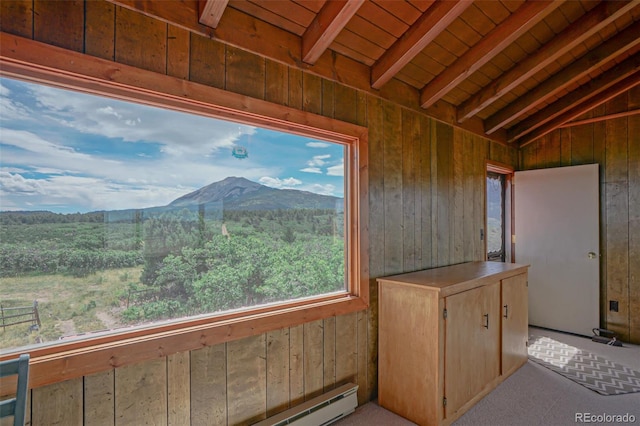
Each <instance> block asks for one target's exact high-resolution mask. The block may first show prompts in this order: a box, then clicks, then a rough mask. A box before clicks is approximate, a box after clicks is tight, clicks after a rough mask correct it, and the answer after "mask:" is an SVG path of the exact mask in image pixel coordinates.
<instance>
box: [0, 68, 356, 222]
mask: <svg viewBox="0 0 640 426" xmlns="http://www.w3.org/2000/svg"><path fill="white" fill-rule="evenodd" d="M238 146H241V147H244V148H246V149H247V151H248V154H249V156H248V158H245V159H237V158H235V157H234V156H233V155H232V151H233V148H234V147H238ZM343 153H344V148H343V147H342V146H340V145H337V144H332V143H328V142H324V141H318V140H314V139H309V138H302V137H300V136H296V135H290V134H286V133H280V132H274V131H270V130H266V129H260V128H257V127H252V126H245V125H240V124H237V123H232V122H224V121H220V120H214V119H211V118H208V117H202V116H198V115H192V114H185V113H181V112H176V111H170V110H164V109H159V108H154V107H149V106H145V105H139V104H135V103H129V102H122V101H118V100H114V99H110V98H105V97H98V96H93V95H87V94H82V93H78V92H74V91H66V90H61V89H56V88H52V87H48V86H42V85H37V84H32V83H26V82H22V81H17V80H12V79H7V78H0V210H50V211H54V212H58V213H71V212H87V211H94V210H116V209H128V208H145V207H152V206H163V205H166V204H168V203H170V202H171V201H173V200H174V199H176V198H178V197H180V196H182V195H184V194H186V193H188V192H191V191H194V190H196V189H198V188H201V187H203V186H206V185H208V184H210V183H213V182H217V181H219V180H222V179H224V178H225V177H228V176H242V177H245V178H247V179H249V180H252V181H254V182H259V183H262V184H263V185H267V186H271V187H274V188H289V189H299V190H304V191H310V192H315V193H319V194H326V195H334V196H338V197H342V196H343V195H344V194H343V191H344V185H343V174H344V161H343V160H344V156H343Z"/></svg>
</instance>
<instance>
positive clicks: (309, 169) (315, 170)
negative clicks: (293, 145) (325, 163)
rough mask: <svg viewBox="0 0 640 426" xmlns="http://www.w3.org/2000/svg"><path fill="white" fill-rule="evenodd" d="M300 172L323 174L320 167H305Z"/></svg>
mask: <svg viewBox="0 0 640 426" xmlns="http://www.w3.org/2000/svg"><path fill="white" fill-rule="evenodd" d="M300 171H301V172H305V173H322V170H320V168H319V167H305V168H304V169H300Z"/></svg>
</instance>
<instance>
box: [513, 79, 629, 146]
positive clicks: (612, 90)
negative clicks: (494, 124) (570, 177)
mask: <svg viewBox="0 0 640 426" xmlns="http://www.w3.org/2000/svg"><path fill="white" fill-rule="evenodd" d="M639 84H640V72H636V73H635V74H632V75H630V76H629V77H627V78H625V79H624V80H622V81H620V82H618V83H616V84H614V85H613V86H611V87H609V88H608V89H607V90H605V91H603V92H601V93H600V94H598V95H596V96H593V97H592V98H590V99H588V100H586V101H585V102H583V103H582V104H579V105H577V106H575V107H574V108H572V109H570V110H569V111H567V112H565V113H564V114H562V115H559V116H558V117H556V118H555V119H553V120H552V121H550V122H548V123H547V124H546V125H544V126H542V127H540V128H538V129H537V130H536V131H535V132H532V133H531V134H529V135H528V136H527V137H526V138H523V139H521V140H520V141H519V147H520V148H522V147H523V146H526V145H529V144H530V143H531V142H534V141H535V140H536V139H538V138H541V137H542V136H544V135H546V134H547V133H551V132H552V131H554V130H556V129H558V128H560V127H562V125H564V124H565V123H567V122H569V121H571V120H573V119H575V118H576V117H580V116H581V115H582V114H584V113H586V112H589V111H591V110H592V109H594V108H595V107H597V106H599V105H602V104H603V103H605V102H608V101H610V100H611V99H613V98H615V97H616V96H618V95H621V94H622V93H624V92H626V91H627V90H630V89H632V88H633V87H635V86H637V85H639Z"/></svg>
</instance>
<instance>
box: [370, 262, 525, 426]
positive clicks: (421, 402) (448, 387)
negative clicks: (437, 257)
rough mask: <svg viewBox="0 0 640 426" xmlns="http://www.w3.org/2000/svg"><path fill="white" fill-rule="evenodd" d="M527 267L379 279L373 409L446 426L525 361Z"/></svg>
mask: <svg viewBox="0 0 640 426" xmlns="http://www.w3.org/2000/svg"><path fill="white" fill-rule="evenodd" d="M526 284H527V266H525V265H516V264H512V263H498V262H471V263H464V264H459V265H453V266H447V267H443V268H435V269H429V270H424V271H417V272H411V273H407V274H401V275H395V276H390V277H382V278H378V286H379V356H378V369H379V371H378V380H379V383H378V402H379V404H380V405H381V406H383V407H385V408H387V409H389V410H391V411H393V412H395V413H397V414H399V415H401V416H403V417H405V418H407V419H409V420H411V421H413V422H416V423H418V424H420V425H436V424H449V423H451V422H452V421H453V420H455V419H457V418H458V417H460V416H461V415H462V414H463V413H464V412H465V411H466V410H468V409H469V408H470V407H471V406H473V404H475V403H476V402H477V401H478V400H479V399H480V398H482V397H483V396H484V395H486V394H487V393H488V392H490V391H491V390H492V389H493V388H494V387H495V386H497V385H498V383H500V381H502V380H504V378H506V377H507V376H508V375H509V374H512V373H513V372H514V371H515V370H517V369H518V368H519V367H520V366H521V365H522V364H524V362H526V359H527V348H526V342H527V326H528V324H527V322H528V321H527V319H528V317H527V287H526Z"/></svg>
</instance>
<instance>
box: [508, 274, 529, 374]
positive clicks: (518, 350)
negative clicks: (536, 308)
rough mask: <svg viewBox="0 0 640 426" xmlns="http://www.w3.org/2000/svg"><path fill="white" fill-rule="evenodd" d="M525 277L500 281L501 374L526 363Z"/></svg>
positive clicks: (520, 276) (523, 275) (526, 317)
mask: <svg viewBox="0 0 640 426" xmlns="http://www.w3.org/2000/svg"><path fill="white" fill-rule="evenodd" d="M527 312H528V303H527V275H526V274H521V275H516V276H515V277H510V278H507V279H504V280H502V374H510V373H511V372H513V370H515V369H517V368H518V367H520V366H521V365H522V364H523V363H525V362H526V361H527V336H528V334H529V330H528V327H529V317H528V314H527Z"/></svg>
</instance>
